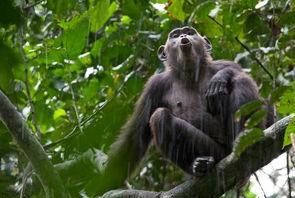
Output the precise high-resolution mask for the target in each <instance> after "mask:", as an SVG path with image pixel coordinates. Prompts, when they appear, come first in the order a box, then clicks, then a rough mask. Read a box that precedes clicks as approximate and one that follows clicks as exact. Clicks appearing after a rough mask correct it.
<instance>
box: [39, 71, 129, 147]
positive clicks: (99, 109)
mask: <svg viewBox="0 0 295 198" xmlns="http://www.w3.org/2000/svg"><path fill="white" fill-rule="evenodd" d="M132 75H134V72H133V73H132V74H131V76H132ZM131 76H129V78H128V79H126V80H124V81H123V83H122V84H121V85H120V87H119V88H118V89H117V90H116V91H115V94H114V96H113V97H111V98H110V99H108V100H106V101H105V102H104V104H103V105H102V106H100V107H99V108H98V109H96V110H95V111H94V112H93V113H92V114H91V115H90V116H88V117H86V118H85V119H84V120H82V121H81V123H80V125H81V127H83V126H84V125H85V124H86V123H87V122H88V121H89V120H91V119H92V118H93V117H94V116H95V115H97V114H98V113H99V112H100V111H102V110H103V109H104V108H105V107H106V106H107V105H108V104H109V103H110V102H111V101H112V100H113V99H114V98H116V97H117V96H118V94H119V93H120V92H121V90H122V89H123V88H124V85H125V84H126V83H127V82H128V80H129V79H130V77H131ZM77 129H78V127H77V126H75V127H74V128H73V129H72V130H71V131H70V132H69V133H68V134H67V135H66V136H65V137H63V138H61V139H59V140H57V141H55V142H52V143H50V144H47V145H44V146H43V147H44V149H49V148H52V147H54V146H56V145H58V144H60V143H63V142H65V141H67V140H69V139H71V138H73V137H75V136H76V135H78V134H79V133H77V132H76V131H77Z"/></svg>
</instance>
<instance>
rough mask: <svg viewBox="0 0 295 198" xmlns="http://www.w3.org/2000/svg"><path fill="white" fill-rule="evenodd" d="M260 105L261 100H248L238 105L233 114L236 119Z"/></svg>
mask: <svg viewBox="0 0 295 198" xmlns="http://www.w3.org/2000/svg"><path fill="white" fill-rule="evenodd" d="M262 105H263V102H262V101H261V100H254V101H251V102H248V103H246V104H244V105H242V106H241V107H240V109H239V110H238V111H237V112H236V113H235V116H236V118H237V119H239V118H241V117H242V116H248V115H249V114H251V113H253V112H254V111H256V110H258V109H259V108H260V107H261V106H262Z"/></svg>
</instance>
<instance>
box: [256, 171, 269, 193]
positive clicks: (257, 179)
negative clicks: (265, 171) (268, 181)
mask: <svg viewBox="0 0 295 198" xmlns="http://www.w3.org/2000/svg"><path fill="white" fill-rule="evenodd" d="M254 176H255V179H256V181H257V183H258V184H259V187H260V189H261V191H262V192H263V196H264V198H267V197H266V194H265V192H264V190H263V188H262V185H261V183H260V181H259V178H258V176H257V174H256V173H254Z"/></svg>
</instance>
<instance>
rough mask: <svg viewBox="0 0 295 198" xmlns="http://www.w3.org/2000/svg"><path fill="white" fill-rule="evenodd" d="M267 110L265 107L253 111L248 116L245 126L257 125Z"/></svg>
mask: <svg viewBox="0 0 295 198" xmlns="http://www.w3.org/2000/svg"><path fill="white" fill-rule="evenodd" d="M266 113H267V111H266V110H265V109H260V110H258V111H256V112H255V113H253V114H252V115H251V116H250V118H249V119H248V120H247V122H246V124H245V125H246V127H247V128H252V127H255V126H258V125H259V124H260V123H262V122H263V119H264V117H265V116H266Z"/></svg>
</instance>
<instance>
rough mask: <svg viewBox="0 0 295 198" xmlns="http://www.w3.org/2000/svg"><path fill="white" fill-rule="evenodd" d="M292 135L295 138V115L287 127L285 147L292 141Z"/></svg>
mask: <svg viewBox="0 0 295 198" xmlns="http://www.w3.org/2000/svg"><path fill="white" fill-rule="evenodd" d="M292 136H293V137H292ZM291 137H292V138H295V117H294V118H293V119H292V121H291V122H290V123H289V125H288V127H287V129H286V132H285V136H284V144H283V147H285V146H287V145H289V144H291V143H292V139H291Z"/></svg>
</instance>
